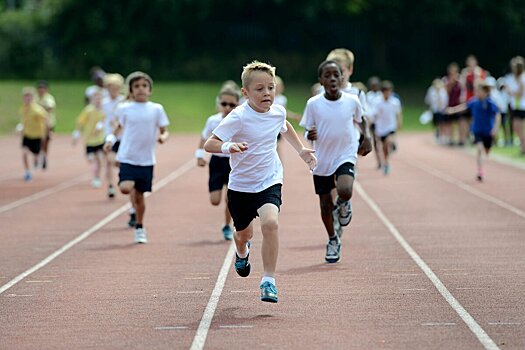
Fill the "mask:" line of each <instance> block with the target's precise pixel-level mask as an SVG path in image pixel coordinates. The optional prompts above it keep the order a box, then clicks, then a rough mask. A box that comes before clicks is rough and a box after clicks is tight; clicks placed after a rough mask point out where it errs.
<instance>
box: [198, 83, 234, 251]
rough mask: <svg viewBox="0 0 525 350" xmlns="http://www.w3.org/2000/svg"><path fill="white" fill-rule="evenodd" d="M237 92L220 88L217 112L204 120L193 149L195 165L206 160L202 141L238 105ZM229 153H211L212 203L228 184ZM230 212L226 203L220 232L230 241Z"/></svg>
mask: <svg viewBox="0 0 525 350" xmlns="http://www.w3.org/2000/svg"><path fill="white" fill-rule="evenodd" d="M239 98H240V96H239V93H238V92H237V91H236V90H234V89H233V88H232V87H225V88H222V89H221V91H220V92H219V96H217V108H218V109H219V113H217V114H214V115H212V116H211V117H209V118H208V120H207V121H206V125H205V126H204V129H203V130H202V133H201V139H200V141H199V148H198V149H197V150H196V151H195V157H196V158H197V165H198V166H201V167H204V166H205V165H206V160H205V159H204V149H203V147H204V143H205V142H206V140H207V139H208V138H209V137H210V136H212V132H213V130H214V129H215V128H216V127H217V126H218V125H219V123H220V122H221V121H222V120H223V119H224V117H226V116H227V115H228V114H229V113H230V112H231V111H233V109H234V108H235V107H237V106H238V105H239ZM230 170H231V168H230V155H229V154H224V153H217V154H213V155H212V156H211V158H210V164H209V180H208V190H209V192H210V202H211V204H212V205H219V204H220V203H221V199H222V189H223V187H224V186H225V185H226V186H227V185H228V179H229V176H230ZM231 220H232V217H231V214H230V210H229V209H228V205H226V208H225V209H224V226H223V227H222V234H223V236H224V239H225V240H227V241H231V240H232V239H233V230H232V227H231V226H230V224H231Z"/></svg>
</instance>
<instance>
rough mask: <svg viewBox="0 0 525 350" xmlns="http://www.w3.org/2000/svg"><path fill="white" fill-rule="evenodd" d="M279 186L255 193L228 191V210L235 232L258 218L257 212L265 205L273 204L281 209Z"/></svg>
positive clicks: (280, 186)
mask: <svg viewBox="0 0 525 350" xmlns="http://www.w3.org/2000/svg"><path fill="white" fill-rule="evenodd" d="M281 188H282V185H281V184H276V185H273V186H270V187H268V188H267V189H265V190H262V191H261V192H257V193H248V192H238V191H233V190H230V189H228V209H230V214H231V215H232V219H233V225H234V226H235V229H236V230H237V231H242V230H244V229H245V228H247V227H248V226H249V225H250V223H251V222H252V221H253V219H255V218H256V217H257V216H259V213H257V210H259V208H260V207H262V206H263V205H265V204H268V203H270V204H274V205H275V206H276V207H277V208H281V204H282V199H281Z"/></svg>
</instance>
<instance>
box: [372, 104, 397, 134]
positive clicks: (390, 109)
mask: <svg viewBox="0 0 525 350" xmlns="http://www.w3.org/2000/svg"><path fill="white" fill-rule="evenodd" d="M398 113H401V102H400V101H399V99H398V98H397V97H395V96H390V97H389V98H388V100H385V99H384V98H381V99H378V100H377V101H376V103H375V104H374V109H373V112H372V114H373V115H374V123H375V126H376V127H375V133H376V135H377V136H380V137H382V136H386V135H388V134H389V133H391V132H392V131H396V129H397V114H398Z"/></svg>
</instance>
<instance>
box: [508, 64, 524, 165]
mask: <svg viewBox="0 0 525 350" xmlns="http://www.w3.org/2000/svg"><path fill="white" fill-rule="evenodd" d="M524 67H525V60H524V59H523V57H521V56H516V57H514V58H513V59H512V60H511V68H512V76H511V77H510V78H509V79H508V82H507V85H508V86H507V88H508V91H509V95H510V106H511V108H512V129H513V130H514V133H515V134H516V136H518V138H519V140H520V147H521V155H525V134H524V132H523V119H525V72H524Z"/></svg>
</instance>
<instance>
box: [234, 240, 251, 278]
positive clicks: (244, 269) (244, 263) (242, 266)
mask: <svg viewBox="0 0 525 350" xmlns="http://www.w3.org/2000/svg"><path fill="white" fill-rule="evenodd" d="M249 247H250V242H248V248H249ZM249 258H250V253H248V255H247V256H246V258H239V256H238V255H237V252H236V253H235V271H236V272H237V274H238V275H239V276H241V277H248V276H249V275H250V271H251V269H252V265H250V260H249Z"/></svg>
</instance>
